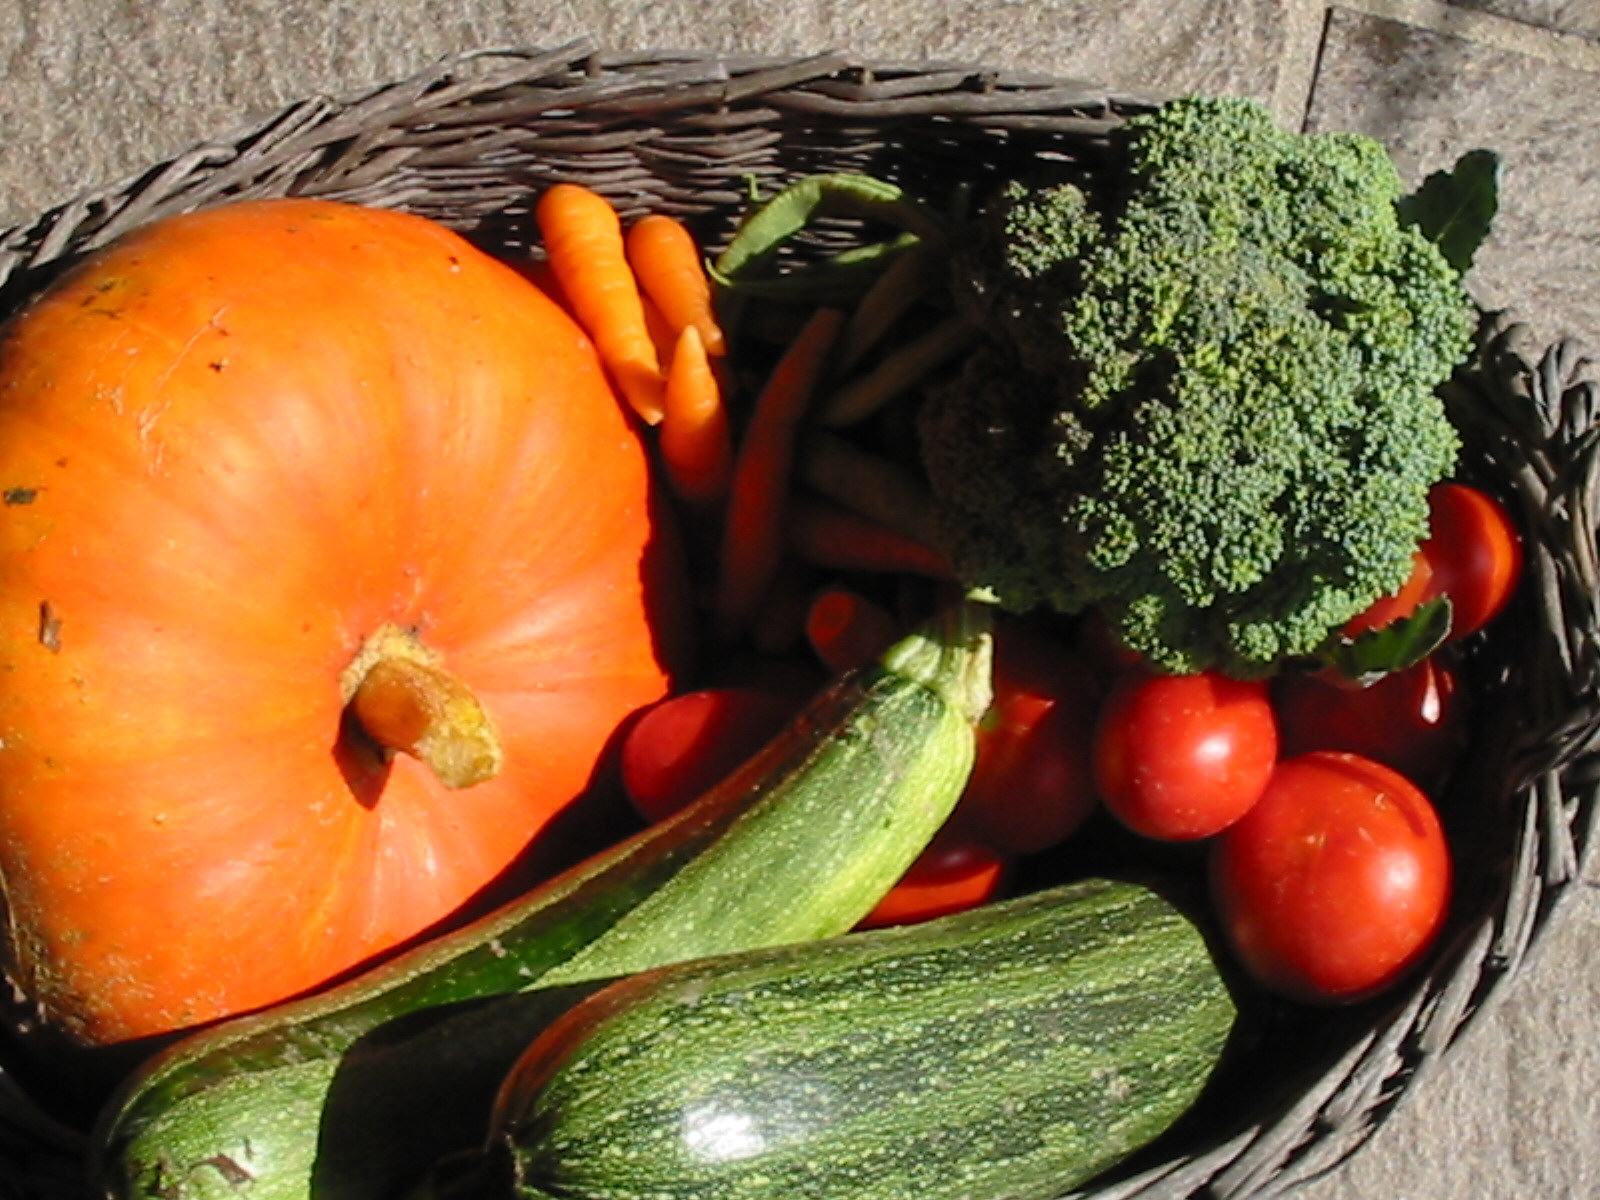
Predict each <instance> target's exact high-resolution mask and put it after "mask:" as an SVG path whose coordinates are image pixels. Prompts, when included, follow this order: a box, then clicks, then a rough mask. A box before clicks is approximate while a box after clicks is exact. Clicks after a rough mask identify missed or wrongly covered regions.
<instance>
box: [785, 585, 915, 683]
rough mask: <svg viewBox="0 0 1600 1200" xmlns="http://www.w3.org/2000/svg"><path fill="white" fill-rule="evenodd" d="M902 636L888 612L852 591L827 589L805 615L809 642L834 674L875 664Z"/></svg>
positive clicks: (898, 626)
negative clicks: (871, 663)
mask: <svg viewBox="0 0 1600 1200" xmlns="http://www.w3.org/2000/svg"><path fill="white" fill-rule="evenodd" d="M900 634H901V629H900V622H899V621H897V620H895V618H894V615H893V614H892V613H891V612H889V610H888V609H886V608H884V607H883V605H881V604H878V603H876V602H874V601H872V600H868V599H867V598H866V597H865V596H863V595H861V594H859V593H857V592H853V591H851V590H850V589H849V588H843V587H829V588H824V589H823V590H822V591H820V592H818V593H817V595H816V596H815V597H813V599H812V601H811V606H810V608H809V609H808V610H807V611H806V640H807V641H808V642H810V643H811V649H812V651H813V652H814V653H815V654H816V656H817V658H818V659H819V660H821V662H822V665H823V666H825V667H826V668H827V669H828V670H829V671H831V672H834V673H835V674H838V673H841V672H844V671H848V670H850V669H851V668H852V667H859V666H864V665H865V664H867V663H870V662H874V661H876V659H877V658H878V656H879V655H880V654H882V653H883V652H884V651H885V650H887V649H888V648H889V647H890V646H891V645H893V644H894V642H895V640H896V639H897V638H898V637H899V636H900Z"/></svg>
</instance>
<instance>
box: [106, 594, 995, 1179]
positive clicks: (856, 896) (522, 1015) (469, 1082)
mask: <svg viewBox="0 0 1600 1200" xmlns="http://www.w3.org/2000/svg"><path fill="white" fill-rule="evenodd" d="M989 657H990V652H989V638H988V632H987V624H986V620H985V617H984V615H983V611H982V607H981V606H973V605H965V604H963V605H960V606H957V607H956V608H955V609H953V610H951V611H950V612H948V613H946V614H944V615H943V616H942V617H941V618H940V619H939V620H938V621H937V622H936V624H935V626H934V628H933V630H932V631H931V632H923V633H919V634H916V635H913V636H911V637H908V638H907V639H905V640H904V641H902V642H900V643H899V644H897V645H896V646H895V647H893V648H891V649H890V650H889V651H888V653H887V654H886V655H885V656H884V659H883V662H882V664H881V665H878V666H875V667H873V668H869V669H867V670H864V671H861V672H858V673H856V674H853V675H850V676H847V677H845V678H844V679H843V680H841V681H839V682H838V683H836V684H834V685H833V686H831V687H829V688H827V689H825V690H824V691H823V692H822V693H820V695H819V696H818V697H817V698H816V699H815V700H814V701H813V702H812V703H811V704H809V706H807V707H806V708H805V709H804V710H803V711H802V712H801V713H800V714H799V716H798V717H797V718H796V720H795V721H794V722H793V724H792V725H791V726H790V727H789V728H788V729H787V730H786V731H785V732H784V733H782V734H780V735H779V736H778V737H777V738H776V739H775V740H774V741H773V742H772V743H770V744H769V745H768V746H767V747H766V748H765V749H763V750H762V751H760V752H759V753H758V754H757V755H756V756H755V758H753V759H752V760H751V761H750V762H749V763H748V764H746V765H745V766H744V767H742V768H741V769H740V770H738V771H736V772H735V773H734V774H733V775H732V776H731V777H730V778H729V779H728V780H727V781H726V782H724V783H723V784H722V785H720V786H718V787H717V788H715V789H713V790H712V791H711V792H710V793H708V794H707V795H706V796H704V797H702V798H701V799H700V800H699V801H697V802H696V803H695V804H694V805H692V806H690V807H689V808H688V809H686V810H684V811H683V812H682V813H681V814H679V815H678V816H677V817H676V818H674V819H671V820H669V821H666V822H663V823H661V824H659V825H656V826H653V827H652V828H650V829H648V830H646V831H645V832H644V833H642V834H640V835H639V836H637V837H635V838H633V839H631V840H629V841H626V842H624V843H622V844H621V845H619V846H618V847H616V848H614V849H612V850H609V851H606V852H604V853H602V854H600V855H598V856H597V857H595V858H594V859H592V860H590V861H589V862H587V863H586V864H583V865H581V866H580V867H578V868H576V869H574V870H573V871H572V872H569V873H568V874H566V875H564V876H562V877H560V878H558V879H556V880H555V881H553V882H552V883H550V884H549V885H547V886H545V887H542V888H540V889H538V890H536V891H535V892H534V893H532V894H531V895H530V896H528V897H527V898H525V899H523V900H520V901H517V902H515V903H513V904H511V905H510V906H509V907H507V908H506V909H504V910H502V911H501V912H500V913H498V914H495V915H492V916H490V917H488V918H486V919H484V920H483V921H480V922H478V923H476V924H474V925H472V926H470V927H468V928H466V929H465V930H463V931H461V932H459V933H455V934H451V935H447V936H445V937H442V938H440V939H438V940H437V941H435V942H432V943H429V944H425V945H424V946H422V947H421V948H419V949H418V950H417V951H415V952H413V953H411V954H408V955H406V956H403V957H401V958H399V959H397V960H395V961H393V962H392V963H390V964H388V965H384V966H380V967H378V968H376V969H375V970H373V971H371V972H369V973H367V974H365V975H363V976H360V977H358V978H356V979H355V980H353V981H352V982H350V983H348V984H346V985H343V986H341V987H339V988H336V989H334V990H332V991H330V992H328V993H326V994H323V995H318V996H313V997H311V998H310V999H307V1000H304V1001H300V1002H296V1003H292V1004H289V1005H285V1006H282V1007H280V1008H275V1009H272V1010H269V1011H267V1012H264V1013H262V1014H260V1015H257V1016H254V1017H246V1018H241V1019H239V1020H237V1021H232V1022H229V1023H226V1024H223V1025H220V1026H217V1027H215V1028H214V1029H212V1030H209V1031H205V1032H201V1033H199V1034H196V1035H194V1036H192V1037H190V1038H188V1039H186V1040H184V1041H182V1042H180V1043H178V1044H177V1045H176V1046H175V1047H173V1048H172V1049H171V1050H169V1051H168V1052H166V1053H164V1054H162V1055H160V1056H158V1057H157V1058H156V1059H155V1060H154V1061H153V1063H152V1064H151V1065H150V1066H148V1067H147V1068H145V1069H144V1070H143V1071H142V1072H141V1073H140V1074H139V1075H138V1076H137V1077H136V1078H135V1079H134V1080H133V1081H132V1082H131V1083H130V1085H129V1086H128V1087H127V1088H126V1089H125V1090H124V1092H123V1093H122V1095H121V1096H120V1097H119V1098H118V1099H117V1100H116V1101H115V1102H114V1103H113V1104H112V1106H111V1107H110V1109H109V1111H108V1116H107V1118H106V1120H105V1121H104V1122H103V1123H102V1128H101V1129H100V1130H99V1131H98V1133H97V1138H96V1155H95V1171H96V1176H97V1180H98V1185H99V1189H100V1191H101V1193H102V1195H104V1196H107V1197H112V1198H116V1200H135V1198H139V1200H203V1198H212V1197H246V1196H247V1197H250V1198H251V1200H310V1198H311V1197H315V1198H316V1200H352V1198H356V1197H360V1198H363V1200H366V1198H372V1200H378V1198H387V1197H389V1196H391V1195H392V1194H393V1193H394V1191H395V1190H396V1189H397V1188H403V1187H405V1186H406V1185H408V1184H409V1183H411V1182H413V1181H414V1179H415V1178H416V1177H417V1176H419V1175H420V1174H421V1172H422V1171H423V1170H424V1169H425V1168H426V1166H427V1165H428V1164H430V1163H432V1162H433V1161H434V1160H435V1159H436V1158H437V1157H439V1156H440V1155H442V1154H446V1153H449V1152H451V1151H454V1150H458V1149H461V1148H463V1147H467V1146H471V1145H473V1144H475V1143H476V1142H477V1141H479V1140H480V1139H481V1137H482V1132H483V1121H484V1119H485V1117H486V1115H487V1112H488V1109H489V1104H490V1101H491V1100H492V1098H493V1094H494V1089H495V1086H496V1084H497V1083H498V1081H499V1079H500V1078H501V1076H503V1075H504V1073H505V1071H506V1069H507V1068H508V1067H509V1065H510V1064H511V1063H512V1061H513V1060H514V1059H515V1057H516V1055H517V1053H518V1052H519V1051H520V1049H521V1048H522V1046H523V1044H524V1043H525V1042H526V1039H527V1031H528V1028H529V1026H530V1022H531V1023H537V1022H538V1021H539V1020H546V1019H550V1018H551V1017H553V1016H554V1015H555V1014H556V1013H558V1012H560V1011H561V1010H562V1009H563V1008H565V1007H566V1006H567V1005H569V1004H570V1003H572V1001H573V999H574V996H575V995H577V994H581V993H582V992H583V991H584V990H586V986H585V985H587V987H593V986H595V984H596V983H597V982H598V981H601V980H605V979H607V978H609V977H612V976H615V975H619V974H624V973H627V972H631V971H637V970H642V969H645V968H648V967H653V966H657V965H660V964H663V963H668V962H673V961H677V960H681V959H686V958H694V957H699V956H702V955H708V954H716V953H724V952H729V951H734V950H743V949H748V948H752V947H759V946H769V945H775V944H780V943H784V942H791V941H801V940H806V939H814V938H819V937H828V936H832V935H835V934H838V933H841V932H843V931H844V930H847V929H849V928H851V927H852V926H853V925H854V924H855V923H856V922H857V921H858V920H859V919H860V918H861V917H862V916H864V915H865V914H866V913H867V912H868V911H870V909H871V908H872V907H873V906H874V904H876V902H877V901H878V899H879V898H881V896H882V895H883V894H884V893H885V892H886V891H887V890H888V889H889V888H890V887H891V886H892V885H893V884H894V882H895V881H896V880H897V879H898V878H899V877H900V875H901V874H903V873H904V871H905V870H906V868H907V867H908V866H909V865H910V863H911V862H912V860H913V859H915V857H916V856H917V854H918V853H919V852H920V851H921V849H922V848H923V846H924V845H925V844H926V843H927V842H928V840H929V839H930V838H931V837H932V836H933V834H934V832H935V831H936V830H937V829H938V828H939V826H940V825H941V824H942V823H943V821H944V820H945V817H946V816H947V815H948V814H949V812H950V810H951V808H952V807H953V805H954V803H955V800H956V798H957V796H958V795H959V794H960V791H961V788H962V786H963V785H964V784H965V781H966V778H967V775H968V773H969V771H970V768H971V763H972V756H973V722H974V721H975V720H976V718H977V716H978V715H980V714H981V713H982V711H983V710H984V709H985V708H986V707H987V704H988V688H989ZM271 951H272V948H271V947H260V948H255V949H253V950H252V951H251V952H254V953H271ZM575 985H576V986H575ZM519 993H520V994H519ZM486 997H487V998H490V999H485V998H486Z"/></svg>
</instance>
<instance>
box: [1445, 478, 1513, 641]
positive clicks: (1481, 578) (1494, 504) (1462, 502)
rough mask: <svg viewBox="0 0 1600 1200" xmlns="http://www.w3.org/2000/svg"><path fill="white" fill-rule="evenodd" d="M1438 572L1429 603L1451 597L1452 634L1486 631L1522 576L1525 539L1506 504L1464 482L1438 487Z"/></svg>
mask: <svg viewBox="0 0 1600 1200" xmlns="http://www.w3.org/2000/svg"><path fill="white" fill-rule="evenodd" d="M1428 503H1429V512H1430V517H1429V529H1430V532H1429V534H1428V540H1427V541H1425V542H1423V543H1422V554H1423V556H1424V557H1425V558H1426V559H1427V560H1428V564H1429V566H1430V567H1431V568H1432V573H1433V578H1432V580H1431V581H1430V582H1429V585H1428V588H1427V591H1426V593H1425V595H1424V600H1432V599H1433V598H1435V597H1436V596H1448V597H1449V598H1450V636H1451V638H1452V639H1455V638H1463V637H1466V636H1467V635H1468V634H1469V633H1473V632H1475V631H1476V630H1479V629H1482V628H1483V627H1484V626H1485V625H1487V624H1488V623H1489V622H1490V621H1492V620H1493V619H1494V618H1495V617H1496V616H1498V615H1499V613H1500V611H1501V610H1502V609H1503V608H1505V606H1506V603H1507V602H1508V601H1509V600H1510V599H1511V593H1512V591H1513V590H1514V589H1515V588H1516V583H1517V578H1518V577H1519V576H1520V575H1521V574H1522V538H1521V536H1520V535H1519V534H1518V532H1517V527H1516V525H1515V524H1514V523H1513V522H1512V520H1511V517H1510V515H1509V514H1508V513H1507V512H1506V510H1505V509H1504V507H1502V506H1501V504H1500V502H1499V501H1498V500H1496V499H1495V498H1494V497H1492V496H1490V495H1489V494H1488V493H1486V492H1482V491H1479V490H1478V489H1477V488H1474V487H1468V486H1467V485H1466V484H1463V483H1450V482H1446V483H1440V484H1436V485H1435V486H1434V488H1433V490H1432V492H1430V493H1429V496H1428Z"/></svg>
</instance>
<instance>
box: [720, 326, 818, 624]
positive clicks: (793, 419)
mask: <svg viewBox="0 0 1600 1200" xmlns="http://www.w3.org/2000/svg"><path fill="white" fill-rule="evenodd" d="M843 325H844V314H843V313H842V312H840V311H839V310H838V309H833V308H820V309H818V310H817V311H816V312H815V313H813V314H812V315H811V318H810V319H809V320H808V321H807V322H806V324H805V325H804V327H803V328H802V329H801V330H800V332H799V333H798V334H797V335H796V336H795V338H794V340H793V341H792V342H791V343H790V344H789V347H788V348H787V349H786V350H785V351H784V353H783V356H782V357H781V358H780V359H779V360H778V363H777V365H776V366H774V367H773V369H772V374H771V375H770V376H768V378H767V382H766V384H765V386H763V387H762V389H761V391H760V393H759V394H758V395H757V396H756V400H755V405H754V407H753V408H752V410H751V413H750V423H749V425H748V426H747V427H746V429H745V432H744V437H743V439H742V440H741V441H740V443H739V446H738V449H737V450H736V451H735V453H734V460H733V476H732V478H731V479H730V480H729V484H728V511H727V518H726V523H725V525H724V526H723V538H722V560H721V564H720V566H721V573H720V578H719V579H718V581H717V584H718V586H717V616H718V619H719V622H720V623H721V625H722V632H723V633H724V634H725V635H732V634H734V633H737V632H739V631H741V630H742V629H743V628H744V627H745V626H746V625H747V624H748V623H749V620H750V617H751V616H752V614H754V612H755V611H756V609H757V608H758V607H759V606H760V604H761V600H762V597H763V595H764V594H765V593H766V590H767V589H768V588H769V587H770V586H771V584H772V581H773V579H774V578H775V577H776V575H777V572H778V566H779V564H780V563H781V561H782V559H783V548H784V547H783V538H784V522H785V517H784V510H785V507H786V505H787V501H788V494H789V476H790V473H791V471H792V468H793V463H794V448H795V439H796V436H797V434H798V430H799V426H800V423H801V421H802V420H803V419H804V417H805V414H806V410H807V408H808V407H809V405H810V402H811V397H812V394H813V393H814V392H815V391H816V387H817V383H818V381H819V380H820V379H821V377H822V375H823V372H824V371H825V370H826V368H827V359H828V353H829V351H830V350H831V349H832V348H833V344H834V342H835V341H836V340H837V338H838V336H839V331H840V329H841V328H843Z"/></svg>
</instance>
